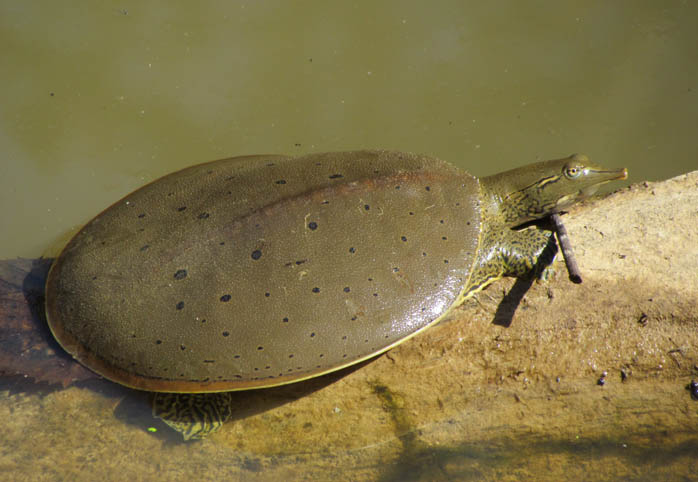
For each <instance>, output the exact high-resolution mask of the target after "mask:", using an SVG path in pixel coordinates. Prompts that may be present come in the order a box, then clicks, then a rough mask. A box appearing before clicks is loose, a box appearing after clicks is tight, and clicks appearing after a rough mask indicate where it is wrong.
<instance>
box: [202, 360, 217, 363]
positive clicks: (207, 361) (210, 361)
mask: <svg viewBox="0 0 698 482" xmlns="http://www.w3.org/2000/svg"><path fill="white" fill-rule="evenodd" d="M204 363H216V360H204Z"/></svg>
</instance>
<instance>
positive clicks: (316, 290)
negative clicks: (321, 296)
mask: <svg viewBox="0 0 698 482" xmlns="http://www.w3.org/2000/svg"><path fill="white" fill-rule="evenodd" d="M312 291H313V293H319V292H320V288H318V287H317V286H316V287H315V288H313V289H312Z"/></svg>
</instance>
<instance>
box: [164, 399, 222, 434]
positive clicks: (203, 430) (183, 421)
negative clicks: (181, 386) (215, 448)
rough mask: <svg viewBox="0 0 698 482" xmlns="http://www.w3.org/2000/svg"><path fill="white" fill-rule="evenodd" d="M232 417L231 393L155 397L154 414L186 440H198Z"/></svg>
mask: <svg viewBox="0 0 698 482" xmlns="http://www.w3.org/2000/svg"><path fill="white" fill-rule="evenodd" d="M231 414H232V398H231V393H230V392H222V393H155V394H154V395H153V415H154V416H155V417H158V418H161V419H162V421H163V422H165V423H166V424H167V425H169V426H170V427H172V428H173V429H175V430H176V431H177V432H179V433H181V434H182V436H183V437H184V440H190V439H192V440H197V439H201V438H204V437H206V436H207V435H209V434H210V433H213V432H216V431H217V430H218V429H220V428H221V427H222V426H223V423H225V421H226V420H228V419H229V418H230V415H231Z"/></svg>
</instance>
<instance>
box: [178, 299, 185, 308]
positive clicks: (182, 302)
mask: <svg viewBox="0 0 698 482" xmlns="http://www.w3.org/2000/svg"><path fill="white" fill-rule="evenodd" d="M182 308H184V301H180V302H179V303H177V309H178V310H181V309H182Z"/></svg>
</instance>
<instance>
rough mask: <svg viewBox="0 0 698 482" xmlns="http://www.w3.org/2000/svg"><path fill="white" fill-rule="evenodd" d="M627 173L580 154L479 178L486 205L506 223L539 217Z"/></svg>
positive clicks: (624, 176) (513, 223)
mask: <svg viewBox="0 0 698 482" xmlns="http://www.w3.org/2000/svg"><path fill="white" fill-rule="evenodd" d="M627 177H628V171H627V169H625V168H623V169H606V168H604V167H601V166H599V165H597V164H594V163H593V162H591V161H590V160H589V158H588V157H587V156H585V155H582V154H574V155H572V156H570V157H568V158H565V159H556V160H553V161H543V162H538V163H535V164H529V165H528V166H523V167H519V168H516V169H512V170H510V171H506V172H503V173H501V174H495V175H493V176H489V177H485V178H483V179H482V181H481V182H482V188H483V192H484V195H485V196H484V197H485V200H486V203H487V204H488V205H487V206H486V209H487V211H488V213H489V214H490V215H491V216H494V217H497V218H499V219H500V220H501V222H503V223H504V224H506V225H508V226H516V225H519V224H522V223H525V222H527V221H532V220H534V219H540V218H543V217H545V216H548V215H549V214H552V213H555V212H559V211H561V210H564V209H565V208H567V207H569V206H571V205H572V204H574V203H576V202H578V201H581V200H582V199H585V198H587V197H589V196H591V195H593V194H594V193H595V192H596V191H597V190H598V189H599V187H600V186H601V185H602V184H605V183H607V182H610V181H615V180H620V179H625V178H627Z"/></svg>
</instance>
